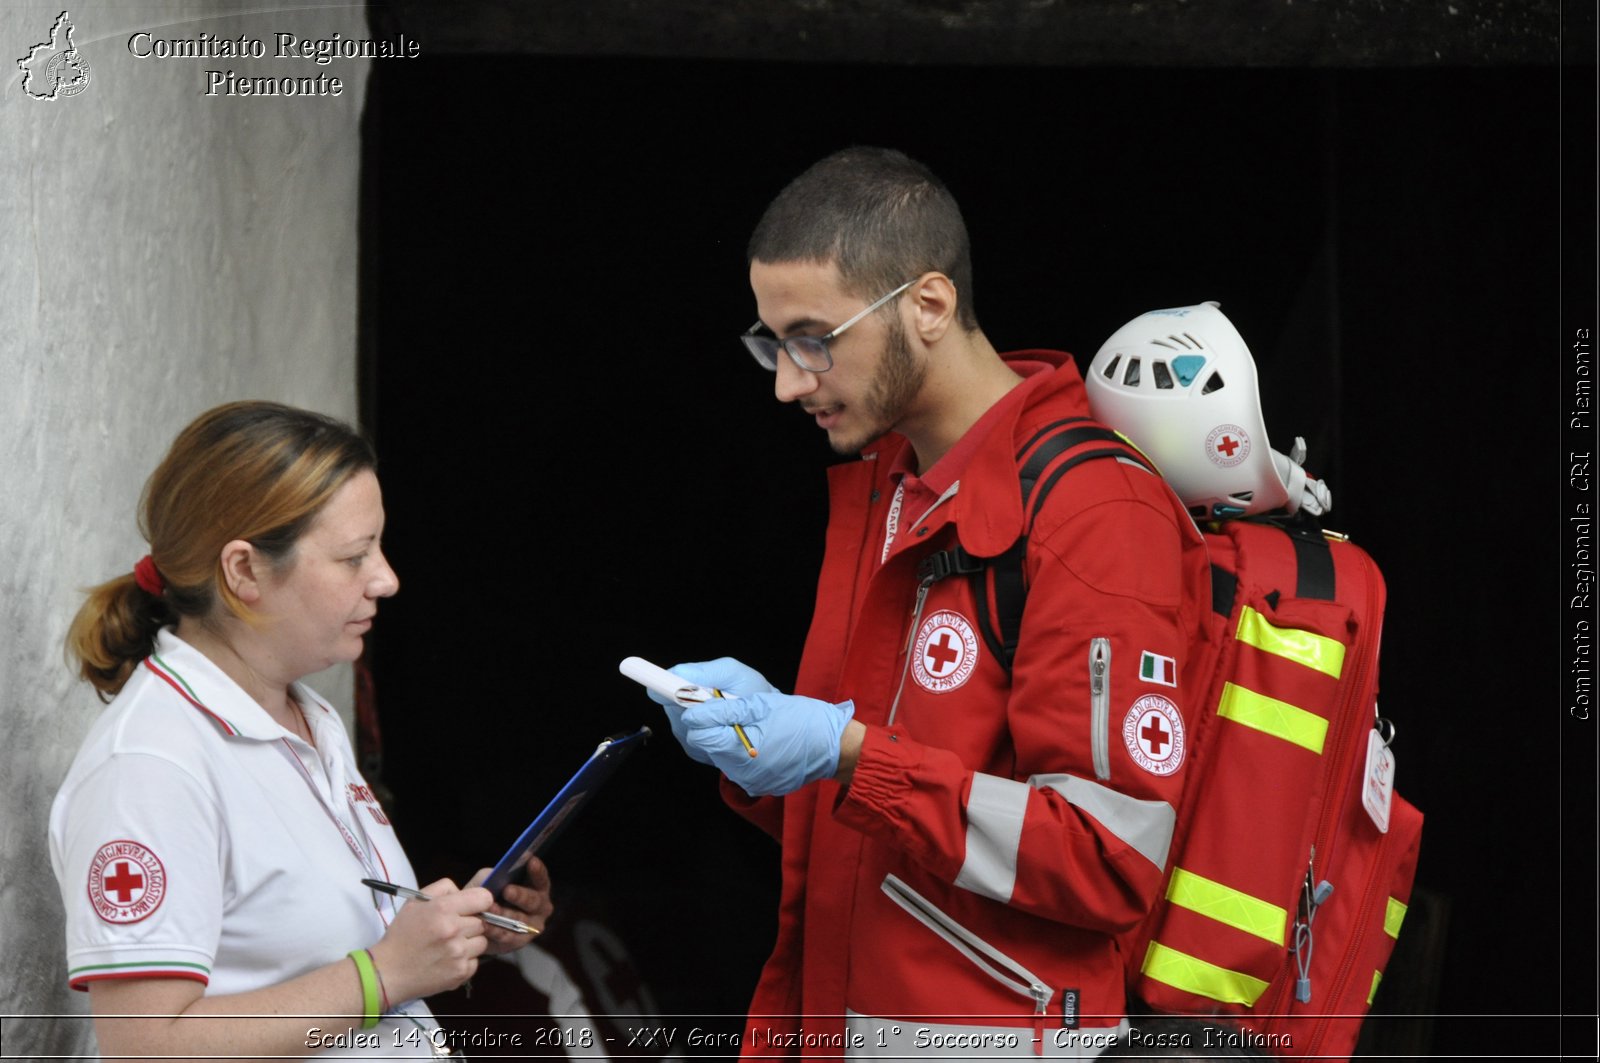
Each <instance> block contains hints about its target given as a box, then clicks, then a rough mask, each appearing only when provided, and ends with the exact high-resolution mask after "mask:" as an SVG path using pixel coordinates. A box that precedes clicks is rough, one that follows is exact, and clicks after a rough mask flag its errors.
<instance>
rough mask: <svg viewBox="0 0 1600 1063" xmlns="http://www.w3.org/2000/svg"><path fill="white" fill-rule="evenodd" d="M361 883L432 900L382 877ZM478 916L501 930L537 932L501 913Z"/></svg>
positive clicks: (380, 889) (401, 894)
mask: <svg viewBox="0 0 1600 1063" xmlns="http://www.w3.org/2000/svg"><path fill="white" fill-rule="evenodd" d="M361 884H362V885H363V886H367V887H369V888H371V889H375V890H377V891H378V892H379V893H387V894H388V895H389V896H391V897H410V898H411V899H412V900H414V901H431V900H433V898H432V897H430V896H428V895H427V894H426V893H423V892H422V891H421V890H414V889H412V888H411V887H410V886H397V885H395V884H394V883H393V882H384V881H383V880H382V879H376V878H364V879H362V880H361ZM478 918H479V919H482V920H483V921H484V922H485V923H488V924H489V925H490V926H497V927H500V928H501V929H503V930H512V931H515V932H516V933H518V934H537V933H538V932H539V930H538V928H537V927H531V926H529V925H528V924H527V923H524V922H521V921H519V920H516V919H507V918H506V917H505V916H503V915H495V914H494V913H493V912H479V913H478Z"/></svg>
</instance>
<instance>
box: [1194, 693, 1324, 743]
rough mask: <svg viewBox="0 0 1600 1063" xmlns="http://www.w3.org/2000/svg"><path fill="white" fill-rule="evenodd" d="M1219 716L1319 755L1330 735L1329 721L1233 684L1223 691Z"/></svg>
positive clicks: (1218, 706)
mask: <svg viewBox="0 0 1600 1063" xmlns="http://www.w3.org/2000/svg"><path fill="white" fill-rule="evenodd" d="M1217 715H1218V716H1222V717H1225V718H1226V719H1229V720H1232V721H1233V722H1234V723H1239V724H1243V725H1244V726H1246V727H1253V728H1255V729H1256V730H1257V731H1264V732H1266V733H1267V734H1269V735H1272V736H1273V737H1274V738H1281V739H1283V740H1284V741H1285V742H1293V743H1294V744H1295V745H1297V746H1304V747H1305V748H1307V749H1309V750H1311V752H1313V753H1318V754H1320V753H1321V752H1322V742H1323V739H1325V738H1326V737H1327V735H1328V721H1327V720H1324V719H1323V718H1322V717H1321V716H1318V715H1317V714H1316V713H1314V712H1307V711H1306V710H1305V709H1301V708H1297V707H1295V706H1293V705H1291V704H1289V703H1288V702H1287V701H1279V700H1278V699H1277V698H1269V697H1267V696H1266V695H1265V694H1257V693H1256V692H1255V691H1253V690H1246V689H1245V688H1244V687H1241V686H1235V685H1234V684H1232V683H1228V684H1226V685H1224V686H1223V688H1222V701H1221V703H1220V704H1219V705H1217Z"/></svg>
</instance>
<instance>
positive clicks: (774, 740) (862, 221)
mask: <svg viewBox="0 0 1600 1063" xmlns="http://www.w3.org/2000/svg"><path fill="white" fill-rule="evenodd" d="M749 257H750V284H751V287H752V288H753V289H754V291H755V296H756V307H757V310H758V312H759V314H760V321H759V322H758V323H757V324H756V325H755V326H752V328H751V329H750V330H749V331H748V332H746V334H745V335H744V337H743V341H744V344H745V346H746V347H747V349H748V350H749V351H750V353H751V354H752V355H753V356H754V357H755V358H756V360H757V361H758V362H759V363H760V364H761V365H762V366H764V367H765V368H767V369H768V370H771V371H773V372H774V373H775V387H776V393H777V396H778V399H779V400H780V401H782V402H786V403H795V404H798V405H799V406H800V408H801V409H802V410H803V411H804V412H805V413H807V414H808V415H810V416H812V417H814V418H815V419H816V423H817V426H818V427H819V428H821V429H822V430H823V431H825V432H826V433H827V434H828V439H829V442H830V443H831V444H832V445H833V447H834V448H835V449H836V450H838V451H839V452H840V453H850V454H857V453H858V454H859V455H860V460H859V461H854V462H848V463H845V464H843V465H839V466H835V467H834V468H832V469H830V470H829V474H830V481H831V482H830V506H831V509H830V515H829V527H828V533H827V547H826V556H825V558H824V561H823V567H822V573H821V578H820V580H819V582H818V591H817V603H816V611H815V614H814V617H813V620H812V625H811V630H810V634H809V635H808V637H807V640H806V646H805V652H804V657H803V659H802V662H801V666H800V672H799V679H798V682H797V684H796V693H795V694H793V695H790V694H783V693H779V692H777V691H776V690H774V689H773V688H772V686H771V685H770V684H769V683H767V681H766V680H765V679H763V678H762V677H761V676H760V675H759V674H757V673H756V672H755V671H754V670H752V669H750V668H749V667H747V666H745V665H743V664H740V663H739V662H737V661H734V660H730V659H726V658H724V659H722V660H718V661H713V662H709V663H704V664H689V665H679V666H677V667H676V668H674V669H673V671H675V672H677V673H678V674H679V675H681V676H683V677H685V678H687V679H689V680H691V681H693V682H696V683H700V684H702V685H705V686H708V687H715V688H718V689H720V690H722V691H723V692H724V693H726V694H728V695H730V697H728V698H727V699H724V700H717V701H711V702H708V703H706V704H704V705H702V706H700V707H696V708H690V709H680V708H678V707H677V706H668V707H667V711H668V715H669V717H670V718H671V722H672V726H673V731H674V733H675V734H676V735H677V737H678V739H679V741H680V742H681V743H682V744H683V746H684V748H685V750H686V751H687V752H688V753H689V755H690V756H692V757H694V758H695V759H697V760H700V761H702V762H705V763H709V764H713V765H715V766H716V767H717V768H719V769H720V770H721V771H722V773H723V775H724V779H723V781H722V786H723V791H724V795H725V797H726V798H727V800H728V801H729V803H730V804H731V805H732V806H733V807H734V808H735V809H737V810H738V811H739V812H741V813H742V814H743V815H745V816H746V817H748V818H749V819H750V820H752V821H753V822H754V823H756V824H757V825H759V826H760V827H762V828H764V829H766V830H768V831H770V832H771V833H772V834H773V835H775V836H776V837H777V838H779V839H780V841H781V842H782V845H783V859H782V864H783V894H782V902H781V909H780V913H779V919H780V923H779V930H778V940H777V946H776V949H775V950H774V952H773V955H772V957H771V959H770V960H769V961H768V963H767V965H766V968H765V970H764V972H763V974H762V976H761V979H760V983H759V985H758V987H757V990H756V993H755V998H754V1000H753V1002H752V1004H751V1014H750V1019H749V1024H748V1028H747V1031H746V1036H745V1039H744V1041H743V1049H744V1051H745V1052H746V1053H752V1054H758V1055H772V1054H783V1053H785V1052H793V1053H796V1054H820V1055H838V1054H840V1053H841V1051H843V1052H845V1053H847V1054H850V1055H872V1054H901V1055H904V1054H917V1055H922V1054H928V1055H937V1054H957V1055H965V1056H973V1055H983V1056H992V1055H1008V1054H1016V1055H1036V1054H1042V1055H1050V1056H1059V1055H1067V1056H1072V1055H1093V1054H1095V1053H1097V1052H1098V1051H1099V1050H1100V1049H1102V1048H1104V1047H1105V1046H1106V1045H1108V1044H1110V1043H1111V1042H1112V1041H1114V1040H1115V1039H1116V1037H1117V1035H1118V1034H1119V1033H1120V1032H1121V1031H1122V1030H1125V1029H1126V1020H1125V1019H1124V1015H1125V1014H1126V1010H1125V1002H1124V996H1123V974H1122V968H1123V963H1122V959H1121V957H1120V955H1119V953H1118V951H1117V946H1116V935H1117V934H1118V933H1119V932H1120V931H1123V930H1126V929H1127V928H1129V927H1131V926H1132V925H1133V924H1134V923H1136V922H1137V921H1138V920H1139V919H1140V917H1141V916H1142V915H1143V914H1144V913H1145V911H1146V910H1147V909H1148V908H1149V906H1150V905H1151V903H1152V902H1153V900H1154V899H1155V895H1156V892H1157V890H1158V889H1159V887H1160V883H1161V878H1162V873H1163V870H1164V868H1165V864H1166V857H1167V848H1168V844H1169V842H1170V840H1171V834H1172V825H1173V822H1174V818H1175V807H1176V804H1177V801H1178V797H1179V794H1180V792H1181V790H1182V787H1183V781H1184V774H1185V773H1184V763H1185V750H1186V745H1187V742H1188V741H1189V740H1190V736H1189V731H1188V723H1187V721H1188V719H1189V707H1188V706H1187V705H1186V703H1185V698H1184V695H1185V685H1184V681H1183V670H1184V666H1185V664H1186V655H1187V651H1188V648H1189V647H1190V646H1191V645H1192V644H1193V643H1194V640H1195V639H1196V638H1198V637H1199V636H1198V633H1199V631H1200V630H1201V628H1200V624H1201V617H1200V615H1199V614H1198V610H1199V609H1200V608H1201V606H1202V603H1207V602H1208V601H1209V571H1208V567H1207V563H1206V560H1205V553H1204V547H1203V545H1202V544H1201V541H1200V538H1199V534H1198V532H1197V531H1196V529H1195V527H1194V525H1193V523H1192V521H1191V520H1190V519H1189V517H1188V515H1187V514H1186V513H1185V512H1184V510H1183V508H1182V506H1181V504H1180V503H1179V502H1178V501H1177V499H1176V498H1175V497H1174V496H1173V495H1172V493H1171V492H1170V491H1169V490H1168V488H1167V486H1166V485H1165V483H1163V482H1162V481H1161V480H1160V479H1159V478H1158V477H1156V476H1154V475H1152V474H1151V473H1150V472H1148V471H1147V470H1146V469H1145V468H1143V467H1142V466H1140V465H1138V464H1137V463H1135V462H1132V461H1124V460H1094V461H1085V462H1083V463H1081V464H1079V465H1077V466H1076V467H1075V468H1073V469H1072V470H1071V473H1070V475H1067V476H1064V477H1063V478H1062V479H1061V481H1060V482H1059V483H1057V484H1055V485H1054V486H1053V488H1052V489H1051V490H1050V491H1049V493H1048V495H1047V497H1046V499H1045V502H1044V504H1043V506H1042V508H1039V509H1038V511H1037V513H1032V512H1028V513H1025V512H1024V507H1023V503H1022V496H1021V491H1020V489H1019V465H1020V464H1021V463H1023V462H1025V461H1026V459H1027V458H1028V457H1030V456H1031V455H1032V454H1033V453H1035V452H1037V448H1038V446H1039V444H1040V442H1041V441H1042V440H1044V439H1045V438H1047V437H1048V436H1049V435H1050V434H1051V433H1052V432H1053V431H1055V430H1056V426H1058V425H1059V424H1060V422H1063V421H1065V420H1068V419H1072V418H1084V417H1087V416H1088V406H1087V403H1086V400H1085V396H1084V389H1083V383H1082V381H1081V379H1080V378H1079V376H1078V373H1077V370H1076V369H1075V368H1074V366H1073V363H1072V359H1071V358H1070V357H1069V356H1068V355H1066V354H1063V353H1060V352H1055V351H1019V352H1015V353H1011V354H1006V355H1001V354H998V353H997V352H996V351H995V349H994V348H993V346H991V345H990V343H989V341H988V339H987V338H986V337H985V336H984V334H983V332H982V330H981V329H980V328H979V327H978V322H977V318H976V315H975V314H974V312H973V305H972V295H971V292H972V281H971V265H970V260H969V252H968V243H967V233H966V227H965V223H964V222H963V221H962V218H961V214H960V211H959V209H958V208H957V206H956V204H955V201H954V200H953V198H952V197H951V196H950V193H949V192H948V191H947V190H946V189H945V187H944V186H943V185H942V184H941V183H940V182H939V181H938V179H937V178H935V177H934V176H933V175H932V174H931V173H929V172H928V171H927V170H926V169H925V168H924V167H922V166H921V165H920V164H918V163H916V162H913V161H912V160H910V159H908V158H906V157H905V156H904V155H902V154H900V153H898V152H894V151H887V150H881V149H866V148H853V149H849V150H846V151H843V152H839V153H837V154H835V155H832V156H830V157H828V158H826V159H824V160H822V161H821V162H819V163H817V164H816V165H815V166H813V167H811V169H809V170H807V171H806V172H805V173H804V174H802V175H801V176H800V177H799V178H797V179H796V180H795V181H794V182H792V183H791V184H790V185H789V186H788V187H787V188H786V189H784V191H783V192H782V193H781V194H780V195H779V196H778V197H777V199H775V200H774V201H773V203H772V204H771V206H770V207H769V208H768V210H767V212H766V214H765V216H764V217H763V218H762V220H761V223H760V225H759V226H758V227H757V229H756V232H755V234H754V236H753V237H752V239H751V242H750V252H749ZM1053 467H1054V466H1050V467H1049V468H1053ZM1046 475H1047V476H1048V471H1047V472H1046ZM1024 532H1026V538H1027V549H1026V554H1025V559H1024V563H1023V572H1024V575H1025V578H1026V580H1027V584H1028V591H1027V599H1026V602H1027V608H1026V612H1025V614H1024V616H1023V619H1022V624H1021V629H1020V634H1019V637H1018V641H1017V645H1016V650H1015V656H1014V660H1013V662H1012V663H1011V665H1010V667H1007V664H1006V662H1005V661H1004V660H1002V659H1001V658H1000V656H999V655H997V653H996V652H995V649H994V647H993V646H992V645H991V644H990V643H989V642H988V641H986V638H985V633H984V630H983V628H982V627H981V626H980V623H981V621H980V618H982V617H984V616H986V615H987V610H988V608H989V607H991V606H992V604H993V603H992V601H991V602H986V601H980V600H979V597H978V589H980V588H982V587H983V586H984V583H983V582H982V581H981V579H980V580H976V581H975V580H973V579H971V578H968V576H965V575H953V576H950V578H939V570H937V569H935V568H933V567H932V566H931V564H930V563H929V562H928V561H927V559H928V558H929V557H930V556H931V555H935V554H939V553H941V552H947V551H950V550H952V549H953V548H955V547H956V546H958V545H959V546H960V547H962V548H964V550H965V552H966V554H968V555H970V556H971V557H976V558H992V557H995V556H996V555H999V554H1001V553H1003V552H1004V551H1005V550H1006V549H1007V548H1008V547H1011V546H1012V544H1013V543H1015V542H1017V541H1018V539H1019V538H1021V537H1022V536H1023V535H1024ZM947 556H948V555H947ZM733 724H738V725H740V728H742V731H743V737H741V735H740V733H739V732H738V731H736V730H735V729H734V728H733V726H732V725H733ZM745 739H748V741H749V743H750V745H751V746H752V747H753V748H754V749H755V750H756V751H757V755H752V754H751V753H750V752H749V751H748V750H747V749H746V747H745V744H744V740H745Z"/></svg>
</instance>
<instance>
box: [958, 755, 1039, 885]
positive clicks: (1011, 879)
mask: <svg viewBox="0 0 1600 1063" xmlns="http://www.w3.org/2000/svg"><path fill="white" fill-rule="evenodd" d="M1027 813H1028V785H1027V784H1026V783H1020V782H1017V781H1016V780H1014V779H1002V778H999V777H998V776H994V775H984V774H982V773H981V772H974V773H973V775H972V788H971V789H970V790H969V791H968V792H967V856H966V859H965V860H964V861H963V862H962V864H961V873H960V874H959V875H957V876H956V885H957V886H960V887H961V888H962V889H964V890H971V891H972V892H973V893H976V894H978V895H980V896H983V897H989V898H992V899H993V900H997V901H1009V900H1011V891H1012V890H1013V889H1014V888H1016V884H1017V847H1018V846H1019V845H1021V844H1022V819H1023V817H1024V816H1026V815H1027Z"/></svg>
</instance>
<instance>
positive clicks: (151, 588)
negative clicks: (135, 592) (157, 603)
mask: <svg viewBox="0 0 1600 1063" xmlns="http://www.w3.org/2000/svg"><path fill="white" fill-rule="evenodd" d="M133 582H135V583H137V584H138V585H139V589H140V590H142V591H144V592H145V593H146V594H152V595H154V596H155V597H157V598H159V597H161V595H162V593H163V592H165V591H166V589H167V582H166V580H164V579H162V578H161V573H160V572H159V571H157V570H156V563H155V561H154V560H152V559H151V557H150V555H149V554H145V555H144V556H143V557H141V558H140V559H139V563H138V564H136V565H134V566H133Z"/></svg>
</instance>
